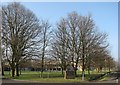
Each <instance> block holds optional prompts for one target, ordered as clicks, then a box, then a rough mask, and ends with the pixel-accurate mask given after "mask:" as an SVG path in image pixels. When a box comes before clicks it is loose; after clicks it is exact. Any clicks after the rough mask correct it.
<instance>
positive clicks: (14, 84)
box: [2, 79, 120, 85]
mask: <svg viewBox="0 0 120 85" xmlns="http://www.w3.org/2000/svg"><path fill="white" fill-rule="evenodd" d="M2 85H120V84H118V80H112V81H104V82H90V83H40V82H32V81H24V80H23V81H22V80H12V79H2Z"/></svg>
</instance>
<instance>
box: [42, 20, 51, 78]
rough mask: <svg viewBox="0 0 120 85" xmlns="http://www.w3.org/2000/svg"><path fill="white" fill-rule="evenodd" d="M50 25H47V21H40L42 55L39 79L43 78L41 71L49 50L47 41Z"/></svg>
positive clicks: (49, 36) (49, 35) (48, 39)
mask: <svg viewBox="0 0 120 85" xmlns="http://www.w3.org/2000/svg"><path fill="white" fill-rule="evenodd" d="M50 27H51V25H50V24H49V22H48V21H42V30H41V32H42V37H41V40H42V45H41V46H42V53H41V56H42V57H41V58H42V60H41V77H43V71H44V61H45V57H46V55H47V54H48V53H47V52H48V50H47V49H49V43H50V42H49V41H50V38H51V30H50ZM46 48H47V49H46Z"/></svg>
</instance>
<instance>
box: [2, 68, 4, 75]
mask: <svg viewBox="0 0 120 85" xmlns="http://www.w3.org/2000/svg"><path fill="white" fill-rule="evenodd" d="M2 76H4V67H3V66H2Z"/></svg>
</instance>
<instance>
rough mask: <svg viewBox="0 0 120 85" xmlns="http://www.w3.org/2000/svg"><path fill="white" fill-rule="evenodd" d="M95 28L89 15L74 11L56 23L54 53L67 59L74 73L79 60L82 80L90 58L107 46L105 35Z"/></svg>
mask: <svg viewBox="0 0 120 85" xmlns="http://www.w3.org/2000/svg"><path fill="white" fill-rule="evenodd" d="M96 29H97V27H96V25H95V23H94V21H93V19H92V18H91V16H90V15H88V16H81V15H78V14H77V13H76V12H72V13H70V14H68V17H67V18H63V19H62V20H61V21H60V22H59V23H58V30H57V36H56V42H55V44H54V49H55V50H54V51H55V52H54V53H55V54H56V56H57V57H61V56H63V58H64V60H65V58H66V59H69V63H71V64H72V66H73V67H74V70H75V74H76V71H77V67H78V63H79V61H80V60H81V63H82V64H81V66H82V80H84V75H85V73H84V70H85V69H86V65H87V64H88V68H90V66H89V65H90V63H91V62H92V58H95V57H94V56H96V55H97V53H98V52H99V51H100V52H99V53H101V54H102V52H101V51H102V50H106V48H107V47H108V44H107V43H106V38H107V35H106V34H105V33H101V32H97V30H96ZM62 46H63V47H64V48H62ZM60 48H61V51H60ZM99 48H100V49H99ZM62 50H64V51H62ZM64 53H66V55H65V54H64ZM62 54H64V55H62ZM93 54H94V55H93ZM88 62H89V63H88Z"/></svg>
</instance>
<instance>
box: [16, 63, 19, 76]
mask: <svg viewBox="0 0 120 85" xmlns="http://www.w3.org/2000/svg"><path fill="white" fill-rule="evenodd" d="M16 76H19V65H18V64H16Z"/></svg>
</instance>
